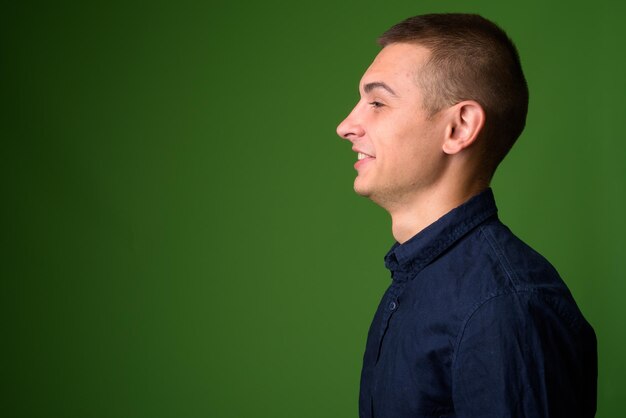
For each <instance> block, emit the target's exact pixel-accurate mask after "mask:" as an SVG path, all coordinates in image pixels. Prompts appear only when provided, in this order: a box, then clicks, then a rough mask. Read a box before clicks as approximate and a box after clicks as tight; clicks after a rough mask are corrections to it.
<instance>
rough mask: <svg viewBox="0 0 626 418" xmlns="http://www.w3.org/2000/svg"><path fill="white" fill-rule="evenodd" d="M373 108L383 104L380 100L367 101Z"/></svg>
mask: <svg viewBox="0 0 626 418" xmlns="http://www.w3.org/2000/svg"><path fill="white" fill-rule="evenodd" d="M369 104H370V106H372V107H373V108H374V109H378V108H381V107H383V106H384V104H382V103H381V102H377V101H373V102H370V103H369Z"/></svg>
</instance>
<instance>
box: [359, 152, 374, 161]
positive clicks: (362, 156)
mask: <svg viewBox="0 0 626 418" xmlns="http://www.w3.org/2000/svg"><path fill="white" fill-rule="evenodd" d="M367 157H371V155H367V154H363V153H362V152H359V153H358V155H357V158H358V159H359V160H362V159H364V158H367Z"/></svg>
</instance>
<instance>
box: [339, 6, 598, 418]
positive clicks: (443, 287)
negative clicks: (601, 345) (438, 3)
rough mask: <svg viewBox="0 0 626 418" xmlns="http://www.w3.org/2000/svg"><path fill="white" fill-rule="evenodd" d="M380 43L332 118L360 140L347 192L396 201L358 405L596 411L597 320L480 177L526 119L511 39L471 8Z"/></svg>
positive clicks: (441, 413) (382, 414) (472, 411)
mask: <svg viewBox="0 0 626 418" xmlns="http://www.w3.org/2000/svg"><path fill="white" fill-rule="evenodd" d="M379 42H380V44H381V46H382V47H383V48H382V50H381V51H380V53H379V54H378V56H377V57H376V59H375V60H374V62H373V63H372V64H371V66H370V67H369V68H368V69H367V71H366V72H365V74H364V75H363V78H362V79H361V83H360V94H361V100H360V101H359V102H358V103H357V105H356V107H355V108H354V109H353V110H352V112H351V113H350V114H349V115H348V117H347V118H346V119H345V120H344V121H343V122H342V123H341V124H340V125H339V127H338V128H337V133H338V134H339V136H341V137H342V138H345V139H347V140H349V141H350V142H351V143H352V149H353V150H354V151H355V152H357V153H358V161H357V162H356V164H355V168H356V170H357V172H358V175H357V177H356V179H355V181H354V189H355V191H356V192H357V193H358V194H360V195H363V196H366V197H369V198H370V199H372V200H373V201H374V202H376V203H377V204H378V205H380V206H381V207H383V208H384V209H386V210H387V211H388V212H389V214H390V215H391V219H392V232H393V236H394V238H395V239H396V241H397V243H396V244H395V245H394V246H393V247H392V248H391V250H390V251H389V253H388V254H387V255H386V257H385V264H386V266H387V268H388V269H389V270H390V271H391V276H392V283H391V285H390V287H389V289H388V290H387V291H386V293H385V294H384V296H383V298H382V301H381V303H380V306H379V307H378V310H377V312H376V314H375V316H374V320H373V322H372V325H371V328H370V331H369V335H368V339H367V346H366V349H365V355H364V359H363V370H362V375H361V391H360V401H359V411H360V416H361V417H362V418H370V417H376V418H403V417H406V418H408V417H468V418H485V417H592V416H594V414H595V410H596V377H597V359H596V339H595V334H594V332H593V329H592V328H591V326H590V325H589V324H588V323H587V321H586V320H585V319H584V317H583V315H582V314H581V312H580V311H579V309H578V307H577V306H576V303H575V301H574V299H573V298H572V295H571V294H570V292H569V290H568V289H567V286H566V285H565V283H563V281H562V280H561V278H560V277H559V275H558V273H557V272H556V271H555V270H554V268H553V267H552V266H551V265H550V264H549V263H548V261H546V260H545V259H544V258H543V257H542V256H541V255H539V254H538V253H536V252H535V251H534V250H532V249H531V248H530V247H528V246H527V245H525V244H524V243H523V242H521V241H520V240H519V239H518V238H517V237H515V235H513V234H512V233H511V231H510V230H509V229H507V228H506V227H505V226H504V225H503V224H502V223H501V222H500V221H499V220H498V216H497V209H496V206H495V202H494V198H493V194H492V192H491V189H489V183H490V180H491V178H492V176H493V173H494V171H495V169H496V167H497V166H498V164H499V163H500V161H501V160H502V159H503V158H504V156H505V155H506V153H507V152H508V150H509V149H510V148H511V146H512V145H513V143H514V142H515V140H516V139H517V137H518V136H519V135H520V133H521V132H522V130H523V128H524V125H525V120H526V112H527V107H528V90H527V86H526V81H525V79H524V75H523V73H522V69H521V65H520V62H519V57H518V55H517V51H516V49H515V46H514V45H513V43H512V42H511V40H510V39H509V38H508V37H507V35H506V34H505V33H504V32H503V31H502V30H501V29H500V28H498V27H497V26H496V25H495V24H493V23H492V22H490V21H488V20H486V19H484V18H482V17H480V16H477V15H464V14H438V15H424V16H416V17H413V18H410V19H407V20H405V21H403V22H401V23H399V24H397V25H395V26H393V27H392V28H391V29H389V30H388V31H387V32H386V33H385V34H383V35H382V37H381V38H380V40H379Z"/></svg>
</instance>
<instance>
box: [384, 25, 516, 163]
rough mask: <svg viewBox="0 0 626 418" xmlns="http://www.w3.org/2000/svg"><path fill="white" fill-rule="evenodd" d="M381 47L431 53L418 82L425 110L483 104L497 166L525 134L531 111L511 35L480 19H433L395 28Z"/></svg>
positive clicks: (385, 36) (385, 34)
mask: <svg viewBox="0 0 626 418" xmlns="http://www.w3.org/2000/svg"><path fill="white" fill-rule="evenodd" d="M378 42H379V44H380V45H381V46H383V47H386V46H388V45H391V44H394V43H414V44H418V45H421V46H424V47H426V48H427V49H428V50H429V51H430V58H429V60H428V62H427V63H426V65H425V66H424V67H423V68H421V70H420V71H419V73H418V77H417V82H418V84H419V86H420V88H421V90H422V92H423V94H424V107H425V108H426V109H427V110H428V111H429V112H430V113H431V114H435V113H436V112H438V111H439V110H441V109H443V108H444V107H447V106H450V105H453V104H455V103H458V102H460V101H463V100H475V101H477V102H478V103H479V104H480V105H481V106H482V108H483V109H484V111H485V113H486V116H487V119H486V123H485V128H484V132H483V135H484V136H487V137H489V141H490V144H489V148H490V151H489V153H490V154H491V153H492V155H493V158H494V159H495V161H493V163H495V164H496V166H497V164H498V163H499V162H500V161H501V160H502V159H503V158H504V156H505V155H506V153H507V152H508V150H509V149H510V148H511V146H513V143H514V142H515V140H516V139H517V138H518V137H519V135H520V134H521V133H522V131H523V130H524V125H525V124H526V113H527V110H528V87H527V85H526V79H525V78H524V73H523V72H522V66H521V64H520V60H519V56H518V53H517V49H516V48H515V45H514V44H513V42H512V41H511V40H510V39H509V37H508V36H507V35H506V33H505V32H504V31H503V30H502V29H500V28H499V27H498V26H496V25H495V24H494V23H493V22H491V21H489V20H487V19H485V18H483V17H481V16H478V15H472V14H431V15H422V16H415V17H411V18H409V19H406V20H404V21H403V22H400V23H398V24H397V25H394V26H393V27H391V28H390V29H389V30H388V31H387V32H385V33H384V34H383V35H382V36H381V37H380V38H379V39H378ZM495 168H496V167H495V166H494V167H493V169H494V170H495Z"/></svg>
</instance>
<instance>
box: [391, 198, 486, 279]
mask: <svg viewBox="0 0 626 418" xmlns="http://www.w3.org/2000/svg"><path fill="white" fill-rule="evenodd" d="M497 212H498V209H497V207H496V202H495V199H494V197H493V192H492V190H491V189H490V188H488V189H486V190H484V191H483V192H481V193H479V194H477V195H476V196H474V197H472V198H471V199H469V200H468V201H467V202H465V203H463V204H462V205H461V206H459V207H457V208H455V209H452V210H451V211H450V212H448V213H446V214H445V215H443V216H442V217H441V218H439V219H438V220H437V221H435V222H434V223H432V224H430V225H429V226H427V227H426V228H424V229H423V230H421V231H420V232H418V233H417V234H416V235H415V236H413V238H411V239H409V240H408V241H406V242H405V243H404V244H400V243H398V242H396V243H395V244H394V245H393V246H392V247H391V250H389V252H388V253H387V255H386V256H385V266H386V267H387V268H388V269H389V270H390V271H391V277H392V278H393V279H394V280H396V281H406V280H408V279H409V278H411V277H414V276H415V275H416V274H417V273H418V272H419V271H421V270H422V269H423V268H424V267H426V266H427V265H428V264H430V262H431V261H433V260H434V259H435V258H436V257H438V256H439V255H440V254H441V253H443V252H444V251H445V250H447V249H448V248H449V247H450V246H451V245H452V244H454V243H455V242H456V241H458V240H459V239H460V238H461V237H463V236H464V235H465V234H467V233H468V232H470V231H471V230H472V229H474V228H475V227H477V226H478V225H480V224H481V223H483V222H484V221H485V220H487V219H488V218H490V217H491V216H494V215H496V214H497Z"/></svg>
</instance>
